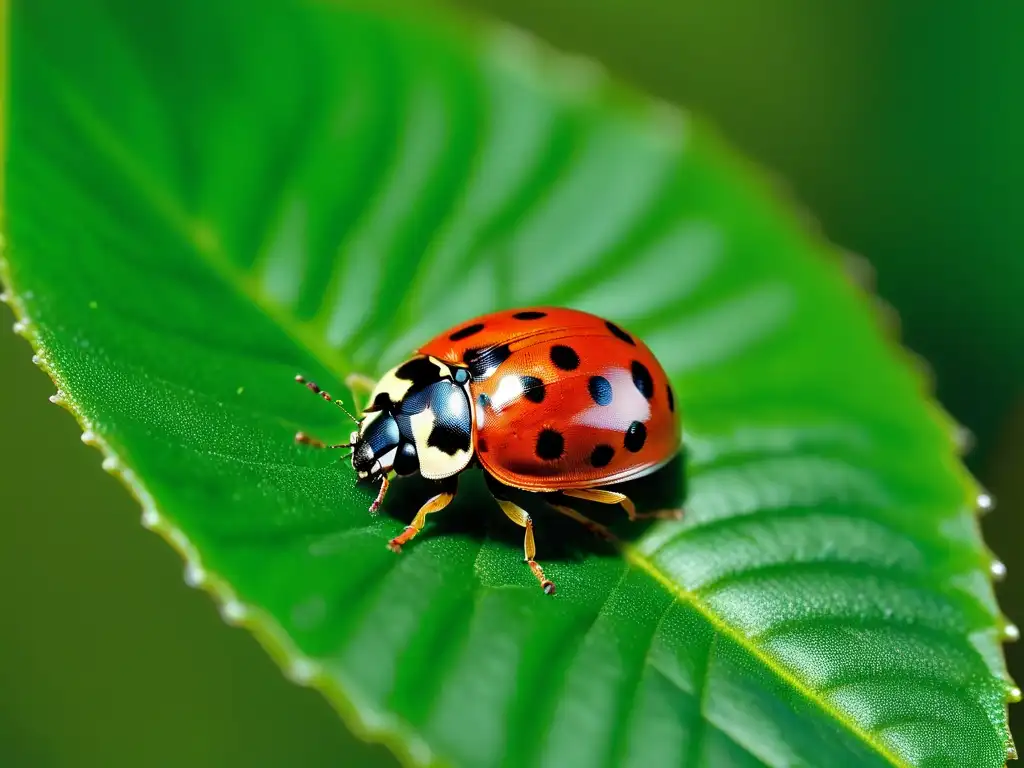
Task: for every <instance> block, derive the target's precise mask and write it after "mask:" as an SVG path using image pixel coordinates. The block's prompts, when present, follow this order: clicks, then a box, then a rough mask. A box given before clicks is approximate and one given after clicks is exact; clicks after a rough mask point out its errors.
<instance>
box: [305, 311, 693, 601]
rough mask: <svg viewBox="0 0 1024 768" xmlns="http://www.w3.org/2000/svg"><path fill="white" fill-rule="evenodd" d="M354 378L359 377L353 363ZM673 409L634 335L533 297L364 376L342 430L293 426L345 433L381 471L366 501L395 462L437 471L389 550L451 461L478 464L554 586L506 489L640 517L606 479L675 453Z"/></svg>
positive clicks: (621, 477)
mask: <svg viewBox="0 0 1024 768" xmlns="http://www.w3.org/2000/svg"><path fill="white" fill-rule="evenodd" d="M296 378H297V380H298V381H300V382H301V383H304V384H306V386H308V387H309V388H310V389H311V390H313V391H314V392H317V393H319V394H321V395H322V396H323V397H324V398H325V399H327V400H330V399H331V398H330V395H328V394H327V393H325V392H322V391H321V390H320V389H319V388H318V387H317V386H316V384H314V383H312V382H308V383H307V382H306V381H305V379H303V378H302V377H301V376H300V377H296ZM348 383H349V384H350V386H353V388H355V387H356V386H357V385H358V384H360V383H361V382H360V377H350V378H349V381H348ZM675 410H676V402H675V397H674V394H673V392H672V387H671V385H670V383H669V381H668V377H667V376H666V375H665V371H664V370H663V369H662V367H661V365H660V364H659V363H658V361H657V359H655V357H654V355H653V354H652V352H651V351H650V349H648V348H647V346H646V345H645V344H644V343H643V342H642V341H641V340H640V339H638V338H636V337H635V336H633V335H631V334H630V333H627V332H626V331H624V330H623V329H622V328H620V327H619V326H617V325H615V324H614V323H612V322H610V321H607V320H604V319H602V318H600V317H597V316H595V315H592V314H588V313H586V312H581V311H577V310H571V309H563V308H553V307H531V308H528V309H519V310H506V311H503V312H495V313H492V314H489V315H484V316H482V317H478V318H475V319H473V320H470V321H468V322H466V323H464V324H463V325H460V326H458V327H456V328H454V329H451V330H448V331H446V332H444V333H442V334H440V335H439V336H437V337H436V338H434V339H432V340H431V341H429V342H427V343H426V344H424V345H423V346H421V347H420V348H419V349H418V350H416V353H415V354H414V356H413V357H411V358H410V359H408V360H406V361H405V362H403V363H402V364H401V365H398V366H396V367H395V368H393V369H392V370H390V371H388V372H387V373H386V374H384V376H383V377H382V378H381V379H380V381H379V382H377V383H376V384H375V385H373V386H372V391H371V393H370V399H369V404H368V405H367V407H366V408H365V409H364V410H363V413H362V417H361V418H360V419H354V418H353V420H355V421H357V422H358V425H359V428H358V430H357V431H356V432H353V433H352V435H351V437H350V438H349V442H348V443H344V444H342V445H336V446H324V444H323V443H321V442H320V441H318V440H315V439H313V438H310V437H308V436H307V435H305V434H304V433H301V432H300V433H299V434H297V435H296V440H297V441H299V442H302V443H306V444H310V445H314V446H318V447H331V448H340V447H351V448H352V454H351V460H352V468H353V469H354V470H355V471H356V473H357V475H358V476H359V477H360V478H361V479H368V480H370V481H374V482H375V481H380V491H379V493H378V495H377V498H376V500H375V501H374V502H373V504H371V505H370V511H371V512H376V511H377V509H378V508H379V507H380V504H381V502H382V501H383V499H384V495H385V493H386V492H387V489H388V484H389V478H390V477H391V476H393V475H397V476H408V475H413V474H416V473H419V474H420V475H422V476H423V477H424V478H426V479H428V480H434V481H437V482H438V483H439V484H440V488H439V493H438V494H437V495H435V496H434V497H432V498H431V499H429V500H428V501H427V502H426V503H425V504H424V505H423V506H422V507H421V508H420V510H419V512H418V513H417V514H416V516H415V518H414V519H413V521H412V522H411V523H410V524H409V525H408V526H406V528H405V530H404V531H403V532H402V533H400V534H399V535H398V536H396V537H395V538H393V539H391V540H390V541H389V542H388V546H389V547H390V548H391V549H392V550H393V551H395V552H399V551H401V548H402V545H403V544H405V543H407V542H408V541H409V540H410V539H412V538H413V537H414V536H415V535H416V534H417V533H419V532H420V531H421V530H422V529H423V525H424V522H425V518H426V516H427V515H428V514H430V513H432V512H436V511H438V510H441V509H444V508H445V507H446V506H448V504H449V503H450V502H451V501H452V499H453V498H455V493H456V490H457V486H458V477H459V474H460V473H461V472H463V471H464V470H465V469H467V468H469V467H470V466H473V465H478V466H479V467H480V468H481V469H482V470H483V471H484V475H485V478H486V480H487V484H488V487H489V489H490V491H491V493H492V494H493V495H494V497H495V500H496V501H497V503H498V505H499V506H500V507H501V509H502V510H503V511H504V512H505V514H506V515H507V516H508V517H509V518H510V519H511V520H512V521H513V522H515V523H516V524H517V525H520V526H522V527H523V528H525V541H524V554H525V560H526V562H527V563H528V564H529V566H530V569H531V571H532V572H533V574H534V575H535V576H536V577H537V580H538V581H539V582H540V585H541V587H542V588H543V590H544V592H546V593H547V594H553V593H554V591H555V587H554V584H553V583H552V582H551V581H550V580H549V579H548V578H547V577H546V576H545V575H544V571H543V569H542V568H541V567H540V565H538V564H537V562H536V560H535V555H536V547H535V545H534V536H533V521H532V520H531V518H530V515H529V514H528V513H527V512H526V510H524V509H523V508H522V507H520V506H519V505H517V504H515V503H514V502H513V501H511V500H510V499H509V498H508V495H507V493H505V492H504V491H503V489H507V488H509V487H511V488H517V489H520V490H524V491H531V492H538V493H544V494H546V497H545V500H546V501H547V503H548V504H549V505H550V506H552V507H554V508H555V509H556V510H557V511H559V512H561V513H562V514H564V515H567V516H569V517H571V518H573V519H574V520H576V521H577V522H580V523H582V524H584V525H585V526H587V527H588V528H589V529H590V530H592V531H593V532H595V533H597V534H599V535H602V536H605V537H607V538H611V534H610V533H609V532H608V531H607V529H605V528H604V527H603V526H601V525H599V524H598V523H596V522H594V521H592V520H590V519H589V518H587V517H585V516H584V515H582V514H581V513H579V512H577V511H576V510H575V509H573V508H572V507H571V506H569V504H570V503H571V500H572V499H584V500H588V501H594V502H599V503H604V504H619V505H621V506H622V507H623V509H625V511H626V513H627V514H628V516H629V518H630V520H635V519H637V518H639V517H641V515H638V514H637V512H636V509H635V507H634V505H633V502H632V501H631V500H630V499H629V497H627V496H626V495H625V494H622V493H619V492H616V491H615V490H614V489H609V488H607V487H606V486H614V485H615V484H617V483H621V482H625V481H627V480H634V479H637V478H640V477H643V476H645V475H648V474H650V473H652V472H654V471H655V470H657V469H659V468H660V467H662V466H664V465H665V464H667V463H668V462H669V461H671V460H672V459H673V458H674V457H675V456H676V454H677V453H678V451H679V449H680V447H681V433H680V425H679V419H678V417H677V415H676V413H675ZM652 514H653V516H658V517H664V516H672V517H678V515H679V512H678V511H672V512H657V513H652ZM645 516H649V515H645Z"/></svg>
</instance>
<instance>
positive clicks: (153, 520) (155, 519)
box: [142, 509, 160, 530]
mask: <svg viewBox="0 0 1024 768" xmlns="http://www.w3.org/2000/svg"><path fill="white" fill-rule="evenodd" d="M158 525H160V515H159V514H158V513H157V511H156V510H155V509H144V510H143V511H142V527H143V528H149V529H150V530H152V529H153V528H156V527H157V526H158Z"/></svg>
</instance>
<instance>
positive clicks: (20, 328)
mask: <svg viewBox="0 0 1024 768" xmlns="http://www.w3.org/2000/svg"><path fill="white" fill-rule="evenodd" d="M11 327H12V328H13V329H14V332H15V333H16V334H18V335H19V336H24V335H25V331H27V330H28V325H26V324H25V322H24V321H22V320H18V321H17V322H16V323H15V324H14V325H13V326H11Z"/></svg>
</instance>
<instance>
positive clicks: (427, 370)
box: [395, 357, 441, 386]
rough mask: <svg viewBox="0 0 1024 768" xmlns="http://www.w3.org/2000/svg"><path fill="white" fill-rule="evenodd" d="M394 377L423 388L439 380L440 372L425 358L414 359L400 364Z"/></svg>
mask: <svg viewBox="0 0 1024 768" xmlns="http://www.w3.org/2000/svg"><path fill="white" fill-rule="evenodd" d="M395 376H397V377H398V378H400V379H405V380H406V381H411V382H413V384H415V385H417V386H423V385H426V384H430V383H431V382H433V381H438V380H439V379H440V378H441V372H440V371H439V370H438V368H437V366H436V365H434V364H433V363H432V362H430V360H428V359H427V358H425V357H414V358H413V359H412V360H408V361H406V362H404V363H402V364H401V365H400V366H399V367H398V370H397V371H395Z"/></svg>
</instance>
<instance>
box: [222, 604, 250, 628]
mask: <svg viewBox="0 0 1024 768" xmlns="http://www.w3.org/2000/svg"><path fill="white" fill-rule="evenodd" d="M220 615H221V617H222V618H223V619H224V621H226V622H227V623H228V624H241V623H242V622H243V621H245V619H246V617H248V615H249V611H248V610H246V607H245V606H244V605H242V604H241V603H240V602H238V601H237V600H227V601H225V602H224V604H223V605H222V606H221V607H220Z"/></svg>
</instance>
